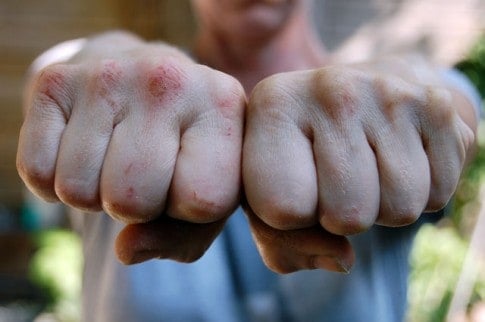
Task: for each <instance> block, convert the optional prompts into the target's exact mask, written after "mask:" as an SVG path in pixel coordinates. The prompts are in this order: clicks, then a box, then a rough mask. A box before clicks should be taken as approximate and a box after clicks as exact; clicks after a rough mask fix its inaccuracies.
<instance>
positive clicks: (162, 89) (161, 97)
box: [147, 63, 185, 105]
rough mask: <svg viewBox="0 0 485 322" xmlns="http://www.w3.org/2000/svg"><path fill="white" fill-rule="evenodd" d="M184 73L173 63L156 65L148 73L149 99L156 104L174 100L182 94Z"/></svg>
mask: <svg viewBox="0 0 485 322" xmlns="http://www.w3.org/2000/svg"><path fill="white" fill-rule="evenodd" d="M184 78H185V77H184V74H183V73H182V71H181V70H180V69H179V68H177V67H176V66H174V65H173V64H170V63H166V64H163V65H159V66H157V67H155V68H154V69H153V70H152V71H150V72H149V74H148V79H147V91H148V93H149V100H150V102H152V103H153V104H155V105H160V104H163V103H167V102H170V101H173V100H174V99H175V98H176V97H178V96H179V95H180V91H181V90H182V84H183V82H184Z"/></svg>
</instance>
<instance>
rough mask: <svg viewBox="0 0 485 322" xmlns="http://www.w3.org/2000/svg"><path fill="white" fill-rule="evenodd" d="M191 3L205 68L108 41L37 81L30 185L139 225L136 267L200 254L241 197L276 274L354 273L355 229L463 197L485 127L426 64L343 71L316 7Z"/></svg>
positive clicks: (30, 129)
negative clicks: (317, 24) (323, 36)
mask: <svg viewBox="0 0 485 322" xmlns="http://www.w3.org/2000/svg"><path fill="white" fill-rule="evenodd" d="M193 5H194V9H195V11H196V13H197V17H198V19H199V22H200V28H199V32H198V34H197V37H196V42H195V47H194V53H195V56H196V57H197V59H198V61H199V62H201V63H202V64H198V63H196V62H194V61H193V60H192V59H190V58H188V57H187V56H186V55H185V54H184V53H182V52H180V51H178V50H176V49H174V48H172V47H170V46H168V45H165V44H160V43H159V44H148V43H145V42H143V41H142V40H140V39H138V38H136V37H134V36H132V35H129V34H124V33H113V34H105V35H101V36H99V37H96V38H92V39H91V40H89V41H88V45H86V46H85V48H83V49H82V51H81V52H80V53H79V54H78V55H77V56H76V57H74V58H73V59H71V60H69V61H66V62H62V63H59V64H56V65H52V66H49V67H47V68H45V69H43V70H41V71H38V72H37V73H36V75H35V76H34V77H33V81H32V82H31V83H30V85H29V87H28V93H29V95H27V99H26V105H25V107H26V116H25V122H24V124H23V126H22V130H21V133H20V142H19V150H18V158H17V165H18V170H19V173H20V175H21V177H22V178H23V180H24V181H25V183H26V184H27V186H28V187H29V188H30V189H31V190H32V191H33V192H34V193H36V194H37V195H38V196H40V197H42V198H44V199H46V200H51V201H59V200H60V201H62V202H63V203H65V204H67V205H69V206H71V207H74V208H78V209H82V210H86V211H88V212H96V211H100V210H103V211H105V212H106V213H108V214H109V215H110V216H112V217H113V218H115V219H117V220H121V221H122V222H124V223H126V224H127V226H126V228H125V229H124V230H123V231H122V232H121V233H120V235H119V236H118V239H117V242H116V252H117V254H118V256H119V258H120V260H121V261H123V262H125V263H127V264H129V263H137V262H142V261H144V260H148V259H150V258H171V259H174V260H178V261H184V262H190V261H194V260H196V259H197V258H199V257H200V256H202V254H203V253H204V251H205V250H206V249H207V247H209V246H210V244H211V242H212V241H213V239H214V238H215V237H216V236H217V235H218V233H219V232H220V230H221V229H222V227H223V225H224V222H225V220H226V219H227V217H228V216H229V215H230V214H231V213H232V212H233V211H234V209H235V208H236V207H237V206H238V205H239V202H240V200H239V199H240V198H239V196H240V194H241V192H242V193H243V196H244V197H243V198H242V203H243V206H244V208H245V211H246V213H247V215H248V218H249V223H250V226H251V229H252V232H253V237H254V239H255V241H256V244H257V246H258V249H259V251H260V253H261V255H262V258H263V260H264V261H265V263H266V265H267V266H268V267H269V268H270V269H272V270H274V271H276V272H280V273H287V272H292V271H297V270H301V269H313V268H322V269H328V270H333V271H342V272H346V271H348V270H349V269H350V268H351V266H352V265H353V260H354V254H353V251H352V247H351V246H350V243H349V242H348V241H347V238H346V237H345V236H348V235H351V234H355V233H359V232H363V231H365V230H367V229H369V228H370V227H372V225H374V224H379V225H385V226H391V227H396V226H403V225H408V224H410V223H412V222H414V221H415V220H416V219H417V218H418V217H419V216H420V215H421V213H423V212H426V211H433V210H437V209H440V208H442V207H443V206H444V205H445V204H446V203H447V202H448V200H449V199H450V197H451V196H452V194H453V192H454V190H455V188H456V185H457V182H458V179H459V177H460V173H461V171H462V169H463V166H464V164H465V160H466V159H467V157H469V156H470V154H471V152H472V150H473V145H474V133H475V131H476V127H477V124H476V120H475V114H474V111H473V107H472V105H471V104H470V102H469V101H468V100H467V99H466V98H465V97H464V96H463V94H462V93H460V92H459V91H458V90H457V89H454V88H452V87H450V86H447V84H445V83H444V82H443V80H442V79H441V77H440V74H439V73H438V72H437V70H436V69H435V68H434V67H433V66H431V65H430V64H428V63H427V62H426V61H425V60H424V59H421V58H418V57H394V58H386V59H382V60H378V61H375V62H368V63H365V64H364V63H363V64H358V65H345V64H333V63H332V58H331V57H330V56H329V55H328V54H327V53H326V51H325V48H324V46H323V44H321V43H320V41H319V40H318V38H317V37H316V36H315V30H314V29H313V26H312V25H311V22H310V19H309V18H308V17H309V15H308V10H309V8H310V5H311V3H310V1H306V0H301V1H297V0H294V1H292V0H274V1H269V0H268V1H263V0H261V1H247V0H240V1H236V0H224V1H222V0H220V1H215V0H214V1H212V0H210V1H209V0H194V1H193ZM221 10H222V11H223V12H224V14H222V13H221ZM113 49H115V50H113ZM207 66H210V67H207ZM241 174H242V177H241Z"/></svg>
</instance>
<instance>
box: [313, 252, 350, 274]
mask: <svg viewBox="0 0 485 322" xmlns="http://www.w3.org/2000/svg"><path fill="white" fill-rule="evenodd" d="M313 263H314V265H315V268H320V269H325V270H329V271H334V272H339V273H344V274H349V273H350V270H351V269H352V263H349V262H348V261H346V260H345V259H344V258H339V257H334V256H316V257H315V259H314V262H313Z"/></svg>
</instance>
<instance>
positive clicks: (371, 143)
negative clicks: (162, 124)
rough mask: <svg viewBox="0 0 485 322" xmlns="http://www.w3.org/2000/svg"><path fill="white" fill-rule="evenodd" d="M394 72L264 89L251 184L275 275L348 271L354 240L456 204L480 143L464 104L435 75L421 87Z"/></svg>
mask: <svg viewBox="0 0 485 322" xmlns="http://www.w3.org/2000/svg"><path fill="white" fill-rule="evenodd" d="M384 67H388V66H382V65H379V66H378V68H375V69H372V68H371V66H330V67H325V68H321V69H316V70H311V71H301V72H291V73H284V74H279V75H275V76H272V77H270V78H268V79H265V80H263V81H262V82H260V83H259V84H258V85H257V86H256V88H255V89H254V91H253V93H252V95H251V97H250V99H249V105H248V109H247V114H246V130H245V139H244V147H243V181H244V188H245V193H246V198H247V206H246V210H247V213H248V216H249V219H250V223H251V225H252V231H253V236H254V238H255V239H256V243H257V244H258V247H259V249H260V252H261V254H262V257H263V259H264V260H265V262H266V264H267V265H268V267H270V268H271V269H273V270H275V271H277V272H283V273H285V272H291V271H295V270H299V269H305V268H315V267H320V268H327V269H333V270H341V271H346V270H347V269H348V268H350V266H351V265H352V260H353V257H352V253H351V248H350V247H349V245H348V244H346V243H345V239H344V237H343V236H346V235H351V234H355V233H359V232H362V231H365V230H366V229H368V228H369V227H371V226H372V225H373V224H374V223H376V224H380V225H385V226H393V227H394V226H403V225H407V224H410V223H412V222H414V221H415V220H416V219H417V218H418V217H419V216H420V214H421V213H422V212H423V211H435V210H438V209H440V208H442V207H444V206H445V205H446V203H447V202H448V200H449V199H450V197H451V196H452V194H453V192H454V190H455V188H456V185H457V182H458V180H459V177H460V173H461V170H462V167H463V165H464V161H465V158H466V155H467V152H468V151H469V150H470V147H471V146H472V145H473V141H474V134H473V131H472V129H471V127H472V126H469V125H467V124H466V123H465V122H464V121H463V120H462V118H461V117H460V115H462V114H463V113H462V111H460V109H459V108H460V107H459V106H456V102H458V101H459V100H458V99H456V95H455V93H453V91H452V90H450V89H448V88H445V87H443V86H440V85H438V84H439V82H438V81H436V79H434V78H433V77H431V75H433V73H432V72H430V71H429V72H427V73H424V72H422V73H417V74H418V75H421V76H423V77H422V78H421V79H419V78H417V77H413V76H415V75H412V73H408V72H403V70H404V69H405V68H402V67H403V66H399V64H397V65H395V66H394V67H393V68H391V73H386V72H385V71H386V70H387V71H388V70H389V69H386V68H384ZM466 108H470V106H467V107H466ZM330 233H332V234H335V235H334V236H333V237H332V236H331V235H330ZM319 234H320V235H321V236H324V237H321V238H320V239H322V238H323V239H327V240H334V241H335V244H334V245H333V246H332V245H331V243H329V242H326V243H324V242H322V241H319V239H318V238H316V237H315V236H318V235H319ZM338 235H339V236H338ZM268 236H271V237H270V238H268ZM325 245H326V247H325ZM329 245H330V247H333V249H329V247H328V246H329ZM317 255H324V258H327V259H333V261H331V260H327V261H323V262H320V263H318V262H317V261H315V258H319V257H318V256H317ZM329 256H330V257H329Z"/></svg>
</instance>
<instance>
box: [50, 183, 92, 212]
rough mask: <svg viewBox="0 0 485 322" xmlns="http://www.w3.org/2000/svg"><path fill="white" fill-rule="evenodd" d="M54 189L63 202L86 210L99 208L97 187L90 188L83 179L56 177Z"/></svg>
mask: <svg viewBox="0 0 485 322" xmlns="http://www.w3.org/2000/svg"><path fill="white" fill-rule="evenodd" d="M55 191H56V194H57V196H58V197H59V199H61V201H62V202H64V203H65V204H67V205H69V206H71V207H74V208H77V209H81V210H88V211H98V210H100V205H99V198H98V192H97V189H94V190H93V189H92V188H91V187H90V186H89V184H88V183H87V182H86V181H85V180H82V179H81V180H79V179H64V180H60V179H56V181H55Z"/></svg>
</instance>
